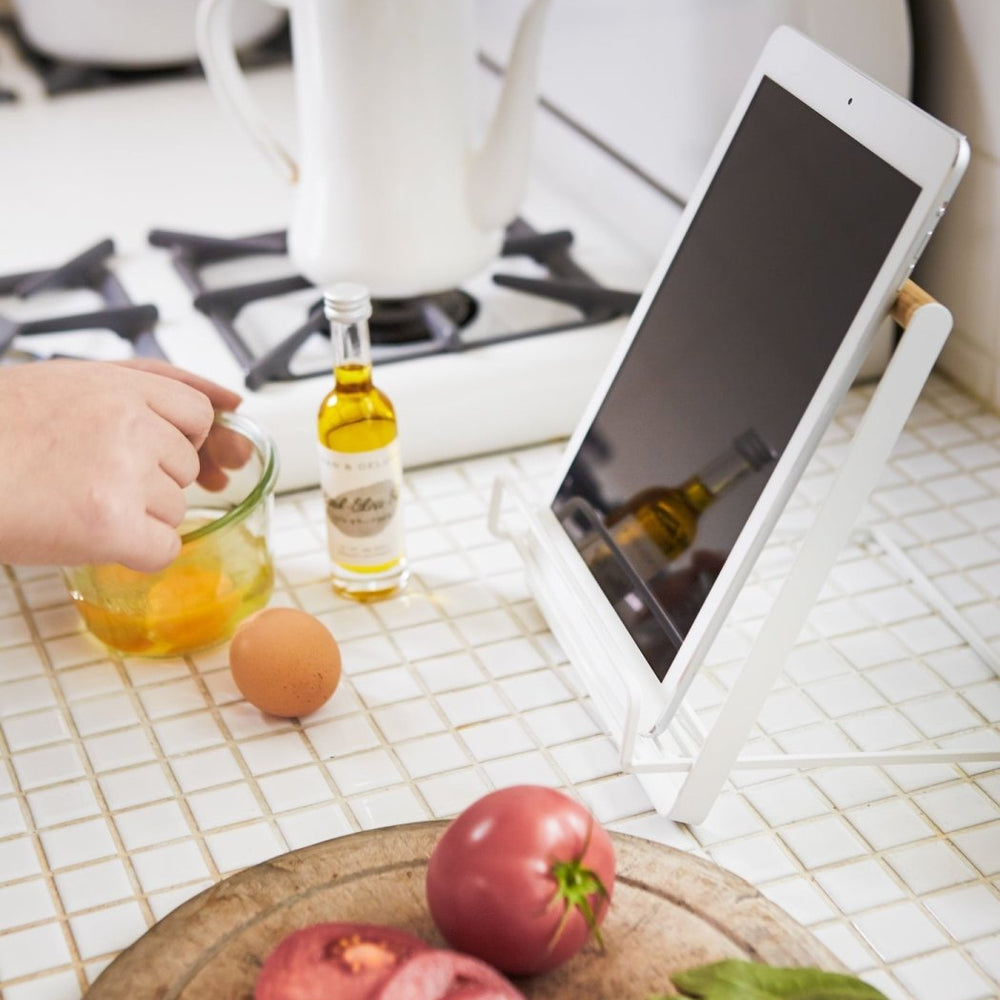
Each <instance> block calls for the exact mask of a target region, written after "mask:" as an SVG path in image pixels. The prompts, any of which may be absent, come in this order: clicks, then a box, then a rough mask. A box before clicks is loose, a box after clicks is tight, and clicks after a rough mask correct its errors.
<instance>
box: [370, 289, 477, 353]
mask: <svg viewBox="0 0 1000 1000" xmlns="http://www.w3.org/2000/svg"><path fill="white" fill-rule="evenodd" d="M478 308H479V306H478V304H477V302H476V300H475V299H474V298H473V297H472V296H471V295H469V293H468V292H463V291H462V290H461V289H460V288H453V289H450V290H449V291H446V292H438V293H436V294H431V295H420V296H416V297H414V298H408V299H374V300H373V301H372V316H371V320H370V321H369V327H370V330H371V339H372V344H407V343H410V342H411V341H415V340H429V339H431V338H433V336H434V331H435V328H436V325H437V324H438V323H439V322H440V321H439V320H438V317H439V316H444V317H445V318H446V320H447V322H448V323H449V324H452V325H454V326H455V327H456V328H458V329H461V328H462V327H464V326H465V325H466V324H468V323H470V322H471V321H472V319H473V318H474V317H475V315H476V312H477V310H478Z"/></svg>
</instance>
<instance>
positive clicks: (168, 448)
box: [149, 421, 201, 489]
mask: <svg viewBox="0 0 1000 1000" xmlns="http://www.w3.org/2000/svg"><path fill="white" fill-rule="evenodd" d="M151 437H153V438H154V439H155V440H151V441H150V442H149V447H150V451H151V454H152V455H154V456H155V457H156V460H157V464H158V466H159V468H160V469H161V470H162V471H163V472H164V473H166V475H167V476H169V477H170V479H171V480H172V482H173V483H174V484H176V485H177V486H179V487H180V488H181V489H183V488H184V487H185V486H190V485H191V483H193V482H194V481H195V479H196V478H197V477H198V475H199V472H200V470H201V461H200V459H199V456H198V452H197V450H196V449H195V447H194V445H193V444H192V443H191V442H190V441H189V440H188V439H187V438H186V437H185V436H184V435H183V434H182V433H181V432H180V431H178V430H177V428H176V427H173V426H172V425H170V424H167V423H165V422H163V421H159V422H158V425H157V426H156V427H154V428H153V429H152V430H151Z"/></svg>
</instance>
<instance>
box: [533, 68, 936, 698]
mask: <svg viewBox="0 0 1000 1000" xmlns="http://www.w3.org/2000/svg"><path fill="white" fill-rule="evenodd" d="M918 194H919V188H918V187H917V185H916V184H914V183H913V182H912V181H911V180H909V179H908V178H907V177H905V176H903V175H902V174H901V173H899V172H898V171H897V170H896V169H895V168H894V167H892V166H890V165H889V164H887V163H886V162H885V161H884V160H882V159H881V158H879V157H878V156H876V155H875V154H873V153H872V152H871V151H869V150H867V149H865V148H864V147H863V146H861V145H860V144H859V143H857V142H856V141H855V140H853V139H851V138H850V137H849V136H848V135H847V134H846V133H845V132H843V131H842V130H841V129H840V128H838V127H837V126H835V125H833V124H832V123H831V122H829V121H828V120H827V119H825V118H823V117H822V116H821V115H819V114H818V113H817V112H815V111H813V110H812V109H810V108H809V107H807V106H806V105H805V104H803V103H802V102H801V101H799V100H798V98H796V97H794V96H792V95H791V94H790V93H789V92H788V91H786V90H785V89H784V88H783V87H781V86H779V85H778V84H776V83H774V81H772V80H771V79H769V78H767V77H765V78H764V79H763V80H762V81H761V84H760V86H759V88H758V90H757V92H756V94H755V95H754V97H753V99H752V101H751V103H750V105H749V107H748V109H747V113H746V115H745V116H744V119H743V121H742V123H741V124H740V126H739V129H738V130H737V132H736V134H735V136H734V137H733V141H732V143H731V144H730V147H729V149H728V151H727V153H726V155H725V157H724V159H723V161H722V163H721V164H720V166H719V169H718V171H717V172H716V174H715V177H714V178H713V180H712V183H711V186H710V188H709V190H708V192H707V194H706V196H705V198H704V199H703V201H702V204H701V206H700V208H699V209H698V212H697V214H696V216H695V218H694V219H693V220H692V222H691V225H690V227H689V229H688V231H687V234H686V235H685V237H684V240H683V243H682V244H681V246H680V248H679V249H678V251H677V253H676V254H675V256H674V259H673V262H672V263H671V265H670V267H669V269H668V271H667V273H666V276H665V277H664V279H663V282H662V283H661V285H660V287H659V289H658V290H657V292H656V295H655V297H654V299H653V301H652V303H651V305H650V307H649V310H648V312H647V314H646V316H645V318H644V320H643V322H642V326H641V329H640V330H639V331H638V332H637V334H636V336H635V338H634V340H633V342H632V344H631V347H630V349H629V352H628V354H627V356H626V357H625V359H624V360H623V362H622V365H621V367H620V369H619V371H618V373H617V375H616V377H615V379H614V381H613V383H612V385H611V387H610V389H609V391H608V393H607V395H606V397H605V399H604V401H603V403H602V404H601V407H600V409H599V411H598V413H597V416H596V417H595V419H594V421H593V423H592V425H591V427H590V429H589V431H588V433H587V435H586V437H585V440H584V441H583V444H582V445H581V447H580V449H579V452H578V454H577V455H576V457H575V459H574V461H573V463H572V465H571V467H570V469H569V472H568V473H567V475H566V477H565V479H564V481H563V483H562V484H561V486H560V489H559V491H558V493H557V495H556V498H555V500H554V501H553V505H552V506H553V510H554V511H555V513H556V515H557V517H559V519H560V520H561V522H562V523H563V525H564V527H565V528H566V531H567V533H568V534H569V535H570V537H571V538H572V539H573V541H574V543H575V545H576V546H577V548H578V549H579V550H580V552H581V554H582V555H583V557H584V559H585V561H586V562H587V564H588V566H589V567H590V569H591V571H592V573H593V575H594V577H595V578H596V580H597V582H598V583H599V584H600V586H601V589H602V590H603V591H604V593H605V595H606V596H607V597H608V599H609V601H610V602H611V603H612V605H613V606H614V607H615V610H616V611H617V613H618V615H619V617H621V619H622V621H623V622H624V623H625V625H626V626H627V627H628V629H629V631H630V632H631V634H632V636H633V638H634V639H635V641H636V643H637V645H638V646H639V648H640V649H641V650H642V653H643V655H644V656H645V657H646V659H647V660H648V661H649V664H650V666H651V668H652V669H653V671H654V672H655V673H656V675H657V677H659V678H661V679H662V678H663V677H664V676H665V674H666V672H667V670H668V669H669V666H670V663H671V662H672V660H673V658H674V656H675V655H676V652H677V649H678V648H679V646H680V643H681V641H682V640H683V638H684V636H685V635H686V634H687V632H688V630H689V629H690V627H691V624H692V622H693V621H694V619H695V617H696V616H697V614H698V611H699V610H700V608H701V606H702V604H703V603H704V601H705V598H706V597H707V595H708V593H709V591H710V590H711V588H712V585H713V583H714V581H715V579H716V577H717V576H718V575H719V572H720V571H721V569H722V566H723V564H724V563H725V560H726V558H727V557H728V555H729V553H730V551H731V550H732V548H733V545H734V543H735V542H736V539H737V537H738V535H739V534H740V531H741V530H742V528H743V526H744V524H745V523H746V520H747V518H748V517H749V515H750V512H751V511H752V509H753V507H754V505H755V504H756V502H757V500H758V498H759V497H760V494H761V492H762V490H763V489H764V486H765V484H766V482H767V479H768V476H769V474H770V472H771V471H772V470H773V468H774V465H775V463H776V461H777V459H778V458H780V456H781V453H782V452H783V450H784V448H785V447H786V445H787V444H788V441H789V439H790V438H791V436H792V434H793V432H794V431H795V428H796V427H797V425H798V423H799V421H800V420H801V418H802V415H803V413H804V412H805V409H806V407H807V406H808V404H809V401H810V400H811V398H812V396H813V394H814V393H815V391H816V388H817V386H818V385H819V383H820V381H821V380H822V378H823V376H824V374H825V372H826V370H827V367H828V366H829V364H830V361H831V360H832V358H833V356H834V354H835V353H836V351H837V349H838V348H839V346H840V344H841V341H842V339H843V337H844V334H845V333H846V331H847V330H848V328H849V327H850V324H851V322H852V320H853V318H854V316H855V314H856V313H857V311H858V309H859V307H860V305H861V303H862V301H863V299H864V298H865V296H866V294H867V293H868V290H869V288H870V286H871V283H872V281H873V280H874V278H875V275H876V274H877V273H878V271H879V269H880V268H881V266H882V264H883V262H884V261H885V258H886V255H887V253H888V252H889V250H890V248H891V247H892V244H893V243H894V241H895V240H896V237H897V236H898V234H899V230H900V228H901V226H902V225H903V223H904V222H905V220H906V218H907V216H908V214H909V212H910V210H911V208H912V207H913V204H914V202H915V201H916V199H917V196H918ZM651 602H652V604H651Z"/></svg>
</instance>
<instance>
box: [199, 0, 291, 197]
mask: <svg viewBox="0 0 1000 1000" xmlns="http://www.w3.org/2000/svg"><path fill="white" fill-rule="evenodd" d="M271 3H273V4H274V5H275V6H281V7H285V6H287V5H288V4H287V0H285V2H282V0H271ZM232 6H233V0H201V2H200V3H199V5H198V13H197V17H196V19H195V41H196V44H197V48H198V56H199V58H200V59H201V65H202V68H203V69H204V71H205V79H206V80H207V81H208V86H209V89H210V90H211V91H212V94H213V96H214V97H215V98H216V100H217V101H218V102H219V103H220V104H221V105H222V107H223V108H225V109H226V111H228V112H229V113H230V114H231V115H232V116H233V117H234V118H235V119H236V120H237V121H238V122H239V123H240V124H241V125H242V126H243V128H244V129H245V130H246V131H247V133H248V134H249V135H250V138H251V139H253V141H254V142H255V143H256V145H257V147H258V148H259V149H260V150H261V151H262V152H263V153H264V155H265V156H266V157H267V158H268V159H269V160H270V161H271V163H272V164H273V165H274V166H275V167H276V168H277V169H278V171H279V172H280V173H281V174H282V176H283V177H284V178H285V179H286V180H287V181H289V183H291V184H294V183H295V182H296V181H297V180H298V176H299V165H298V163H297V162H296V161H295V158H294V157H293V156H292V154H291V153H289V152H288V150H287V149H286V148H285V147H284V146H283V145H282V144H281V143H280V142H279V141H278V139H277V138H276V137H275V135H274V133H273V132H272V131H271V128H270V126H269V125H268V124H267V122H266V121H265V119H264V117H263V115H262V114H261V113H260V109H259V108H258V107H257V104H256V102H255V101H254V98H253V95H252V93H251V92H250V88H249V86H247V81H246V77H244V75H243V70H242V69H240V64H239V61H238V60H237V58H236V46H235V45H234V44H233V32H232Z"/></svg>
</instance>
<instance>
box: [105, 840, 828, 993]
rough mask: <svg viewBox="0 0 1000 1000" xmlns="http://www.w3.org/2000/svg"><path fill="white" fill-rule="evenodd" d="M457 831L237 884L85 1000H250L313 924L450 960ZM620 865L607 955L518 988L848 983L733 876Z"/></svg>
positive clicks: (649, 852) (247, 874) (281, 864)
mask: <svg viewBox="0 0 1000 1000" xmlns="http://www.w3.org/2000/svg"><path fill="white" fill-rule="evenodd" d="M446 826H447V823H446V822H444V821H442V822H430V823H415V824H411V825H408V826H398V827H392V828H388V829H384V830H373V831H371V832H366V833H357V834H353V835H351V836H348V837H340V838H337V839H335V840H329V841H325V842H324V843H321V844H316V845H314V846H312V847H306V848H303V849H301V850H298V851H293V852H291V853H289V854H285V855H282V856H280V857H277V858H274V859H273V860H272V861H267V862H264V863H263V864H260V865H256V866H255V867H253V868H248V869H246V870H245V871H242V872H239V873H238V874H236V875H232V876H230V877H229V878H227V879H225V880H223V881H222V882H220V883H218V884H217V885H215V886H213V887H212V888H210V889H206V890H205V891H204V892H202V893H201V894H200V895H198V896H196V897H194V898H193V899H191V900H189V901H188V902H186V903H184V904H183V905H181V906H179V907H178V908H177V909H176V910H174V911H173V912H172V913H170V914H168V915H167V916H166V917H164V919H163V920H161V921H160V922H159V923H157V924H156V925H155V926H153V927H152V928H150V930H149V931H148V932H147V933H146V934H145V935H143V937H141V938H140V939H139V940H138V941H137V942H136V943H135V944H134V945H132V947H130V948H129V949H127V950H126V951H124V952H122V953H121V955H119V956H118V958H117V959H116V960H115V961H114V962H112V963H111V965H109V966H108V967H107V968H106V969H105V970H104V972H103V973H102V974H101V976H100V977H99V978H98V979H97V980H96V982H95V983H94V985H93V986H92V987H91V989H90V991H89V992H88V993H87V997H86V1000H152V998H156V1000H172V998H178V1000H181V998H182V1000H248V998H251V997H252V996H253V986H254V981H255V980H256V977H257V972H258V970H259V969H260V966H261V963H262V962H263V960H264V958H265V957H266V956H267V954H268V953H269V952H270V951H271V949H272V948H273V947H274V946H275V945H276V944H277V943H278V942H279V941H280V940H281V939H282V938H283V937H284V936H285V935H286V934H288V933H290V932H291V931H293V930H295V929H296V928H298V927H303V926H305V925H306V924H311V923H319V922H322V921H328V920H352V921H363V922H366V923H379V924H390V925H393V926H396V927H400V928H403V929H405V930H409V931H412V932H413V933H415V934H417V935H419V936H420V937H422V938H423V939H424V940H426V941H428V942H430V943H431V944H436V945H439V946H444V942H443V941H442V939H441V937H440V935H439V934H438V933H437V931H436V930H435V928H434V925H433V923H432V922H431V918H430V914H429V912H428V910H427V903H426V898H425V895H424V872H425V869H426V865H427V858H428V857H429V855H430V853H431V850H432V848H433V847H434V844H435V843H436V841H437V839H438V837H439V836H440V835H441V833H442V832H443V831H444V829H445V827H446ZM612 840H613V841H614V845H615V851H616V853H617V861H618V876H617V880H616V883H615V889H614V898H613V904H612V907H611V910H610V912H609V914H608V916H607V918H606V920H605V923H604V927H603V933H604V938H605V943H606V949H605V951H604V952H601V951H599V950H597V949H596V947H593V946H588V948H586V949H585V950H584V951H583V952H581V953H580V954H579V955H577V956H576V957H574V958H573V959H571V960H570V961H569V962H567V963H566V964H565V965H564V966H562V967H561V968H560V969H556V970H554V971H553V972H550V973H547V974H546V975H543V976H537V977H532V978H527V979H522V980H519V981H518V982H517V985H518V986H519V988H520V989H521V990H522V991H523V992H524V993H525V995H526V996H528V997H530V998H532V1000H543V998H544V1000H556V998H559V1000H570V998H577V997H587V998H588V1000H645V998H646V997H647V996H648V995H649V994H651V993H672V992H674V991H673V989H672V988H671V985H670V974H671V973H672V972H677V971H679V970H681V969H685V968H689V967H691V966H694V965H701V964H703V963H706V962H712V961H715V960H717V959H721V958H743V959H748V960H752V961H759V962H767V963H768V964H771V965H799V966H801V965H812V966H818V967H820V968H824V969H828V970H830V971H838V972H839V971H843V967H842V966H841V964H840V963H839V962H838V961H837V960H836V958H834V956H833V955H832V954H831V953H830V952H829V951H827V949H826V948H825V947H824V946H822V945H821V944H820V943H819V942H818V941H816V940H815V939H814V938H813V937H812V936H811V935H810V934H809V933H808V932H807V931H806V930H805V929H803V928H802V927H800V926H799V925H798V924H796V923H795V922H794V921H793V920H792V919H791V918H790V917H788V916H787V914H785V913H784V912H783V911H782V910H780V909H779V908H778V907H776V906H775V905H774V904H772V903H771V902H769V901H768V900H766V899H765V898H764V897H763V896H761V894H760V893H759V892H757V890H756V889H754V888H753V887H752V886H750V885H749V884H748V883H746V882H744V881H743V880H742V879H740V878H737V877H736V876H735V875H733V874H732V873H730V872H727V871H725V870H724V869H722V868H719V867H718V866H716V865H713V864H711V863H709V862H706V861H702V860H701V859H699V858H696V857H692V856H691V855H688V854H685V853H683V852H682V851H677V850H674V849H672V848H669V847H665V846H663V845H662V844H656V843H653V842H651V841H646V840H641V839H639V838H637V837H630V836H626V835H623V834H612Z"/></svg>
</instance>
